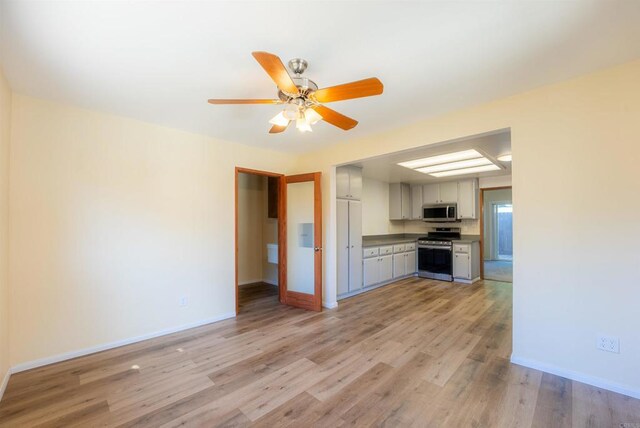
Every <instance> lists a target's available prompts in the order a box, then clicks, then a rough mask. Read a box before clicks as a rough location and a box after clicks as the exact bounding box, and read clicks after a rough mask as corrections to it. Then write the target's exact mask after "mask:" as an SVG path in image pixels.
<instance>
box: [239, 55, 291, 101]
mask: <svg viewBox="0 0 640 428" xmlns="http://www.w3.org/2000/svg"><path fill="white" fill-rule="evenodd" d="M251 55H253V57H254V58H255V59H256V61H258V62H259V63H260V65H261V66H262V68H264V71H266V72H267V74H268V75H269V76H270V77H271V79H273V81H274V82H275V83H276V86H278V88H280V90H282V91H284V92H287V93H289V94H293V95H298V94H300V91H298V87H297V86H296V84H295V83H293V80H292V79H291V76H289V73H288V72H287V69H286V68H285V66H284V64H283V63H282V61H281V60H280V58H279V57H278V56H276V55H274V54H270V53H269V52H252V53H251Z"/></svg>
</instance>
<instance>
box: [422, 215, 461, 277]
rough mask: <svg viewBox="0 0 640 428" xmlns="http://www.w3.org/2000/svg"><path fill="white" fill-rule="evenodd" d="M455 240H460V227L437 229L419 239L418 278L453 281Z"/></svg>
mask: <svg viewBox="0 0 640 428" xmlns="http://www.w3.org/2000/svg"><path fill="white" fill-rule="evenodd" d="M453 239H460V228H459V227H437V228H436V229H435V230H434V231H432V232H429V234H428V235H427V236H424V237H422V238H420V239H418V276H420V277H422V278H431V279H439V280H442V281H453V242H452V240H453Z"/></svg>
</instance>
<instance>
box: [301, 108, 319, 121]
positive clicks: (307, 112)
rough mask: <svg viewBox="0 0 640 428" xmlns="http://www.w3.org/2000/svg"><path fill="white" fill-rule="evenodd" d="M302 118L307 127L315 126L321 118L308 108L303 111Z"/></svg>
mask: <svg viewBox="0 0 640 428" xmlns="http://www.w3.org/2000/svg"><path fill="white" fill-rule="evenodd" d="M304 118H305V119H306V121H307V123H308V124H309V125H315V124H316V123H318V122H319V121H321V120H322V116H320V115H319V114H318V112H317V111H315V110H314V109H312V108H308V109H306V110H305V111H304Z"/></svg>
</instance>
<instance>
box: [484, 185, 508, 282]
mask: <svg viewBox="0 0 640 428" xmlns="http://www.w3.org/2000/svg"><path fill="white" fill-rule="evenodd" d="M481 200H482V204H481V205H482V223H483V225H482V227H481V233H482V250H483V251H482V253H483V260H482V263H483V278H484V279H488V280H493V281H503V282H513V202H512V191H511V187H501V188H489V189H482V197H481Z"/></svg>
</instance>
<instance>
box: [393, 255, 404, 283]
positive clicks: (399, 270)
mask: <svg viewBox="0 0 640 428" xmlns="http://www.w3.org/2000/svg"><path fill="white" fill-rule="evenodd" d="M406 274H407V255H406V253H400V254H394V255H393V277H394V278H400V277H401V276H405V275H406Z"/></svg>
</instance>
